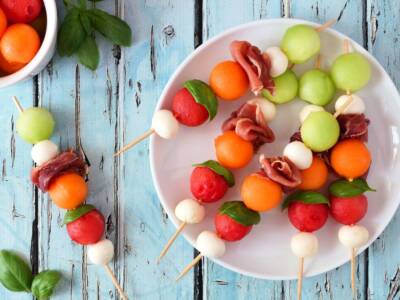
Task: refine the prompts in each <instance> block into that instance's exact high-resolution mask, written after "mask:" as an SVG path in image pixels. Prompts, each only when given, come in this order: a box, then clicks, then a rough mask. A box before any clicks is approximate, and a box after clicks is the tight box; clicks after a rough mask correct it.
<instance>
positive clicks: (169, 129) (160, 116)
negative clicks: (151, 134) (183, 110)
mask: <svg viewBox="0 0 400 300" xmlns="http://www.w3.org/2000/svg"><path fill="white" fill-rule="evenodd" d="M152 128H153V129H154V131H155V132H156V133H157V134H158V135H159V136H160V137H162V138H164V139H171V138H173V137H174V136H176V134H177V133H178V129H179V124H178V121H177V120H176V119H175V117H174V115H173V114H172V112H170V111H169V110H167V109H161V110H159V111H157V112H155V114H154V116H153V121H152Z"/></svg>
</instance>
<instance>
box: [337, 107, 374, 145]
mask: <svg viewBox="0 0 400 300" xmlns="http://www.w3.org/2000/svg"><path fill="white" fill-rule="evenodd" d="M337 120H338V122H339V126H340V139H342V140H344V139H360V140H363V141H368V125H369V120H368V119H367V118H366V117H365V115H364V114H343V115H340V116H338V118H337Z"/></svg>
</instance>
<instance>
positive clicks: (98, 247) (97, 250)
mask: <svg viewBox="0 0 400 300" xmlns="http://www.w3.org/2000/svg"><path fill="white" fill-rule="evenodd" d="M87 257H88V259H89V261H90V262H91V263H93V264H96V265H106V264H108V263H109V262H110V261H111V260H112V258H113V257H114V245H113V243H112V242H111V241H110V240H107V239H104V240H101V241H99V242H97V243H96V244H90V245H88V246H87Z"/></svg>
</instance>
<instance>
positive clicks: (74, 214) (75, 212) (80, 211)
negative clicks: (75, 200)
mask: <svg viewBox="0 0 400 300" xmlns="http://www.w3.org/2000/svg"><path fill="white" fill-rule="evenodd" d="M94 209H96V208H95V207H94V206H93V205H91V204H83V205H81V206H79V207H77V208H75V209H71V210H68V211H67V212H66V213H65V216H64V222H63V223H64V224H68V223H71V222H73V221H75V220H76V219H79V218H80V217H82V216H83V215H86V214H87V213H88V212H90V211H92V210H94Z"/></svg>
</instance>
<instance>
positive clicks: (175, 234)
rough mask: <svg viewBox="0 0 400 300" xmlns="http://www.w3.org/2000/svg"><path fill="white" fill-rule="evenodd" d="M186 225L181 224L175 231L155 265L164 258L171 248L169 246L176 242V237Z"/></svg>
mask: <svg viewBox="0 0 400 300" xmlns="http://www.w3.org/2000/svg"><path fill="white" fill-rule="evenodd" d="M185 226H186V223H185V222H182V223H181V224H180V225H179V226H178V228H177V229H176V231H175V233H174V235H173V236H172V237H171V238H170V239H169V241H168V243H167V244H166V245H165V246H164V248H163V249H162V251H161V253H160V256H159V257H158V258H157V264H158V263H159V262H160V260H161V259H162V258H163V257H164V255H165V254H166V253H167V252H168V250H169V248H170V247H171V245H172V244H173V243H174V241H175V240H176V238H177V237H178V235H179V234H180V233H181V231H182V230H183V229H184V228H185Z"/></svg>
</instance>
